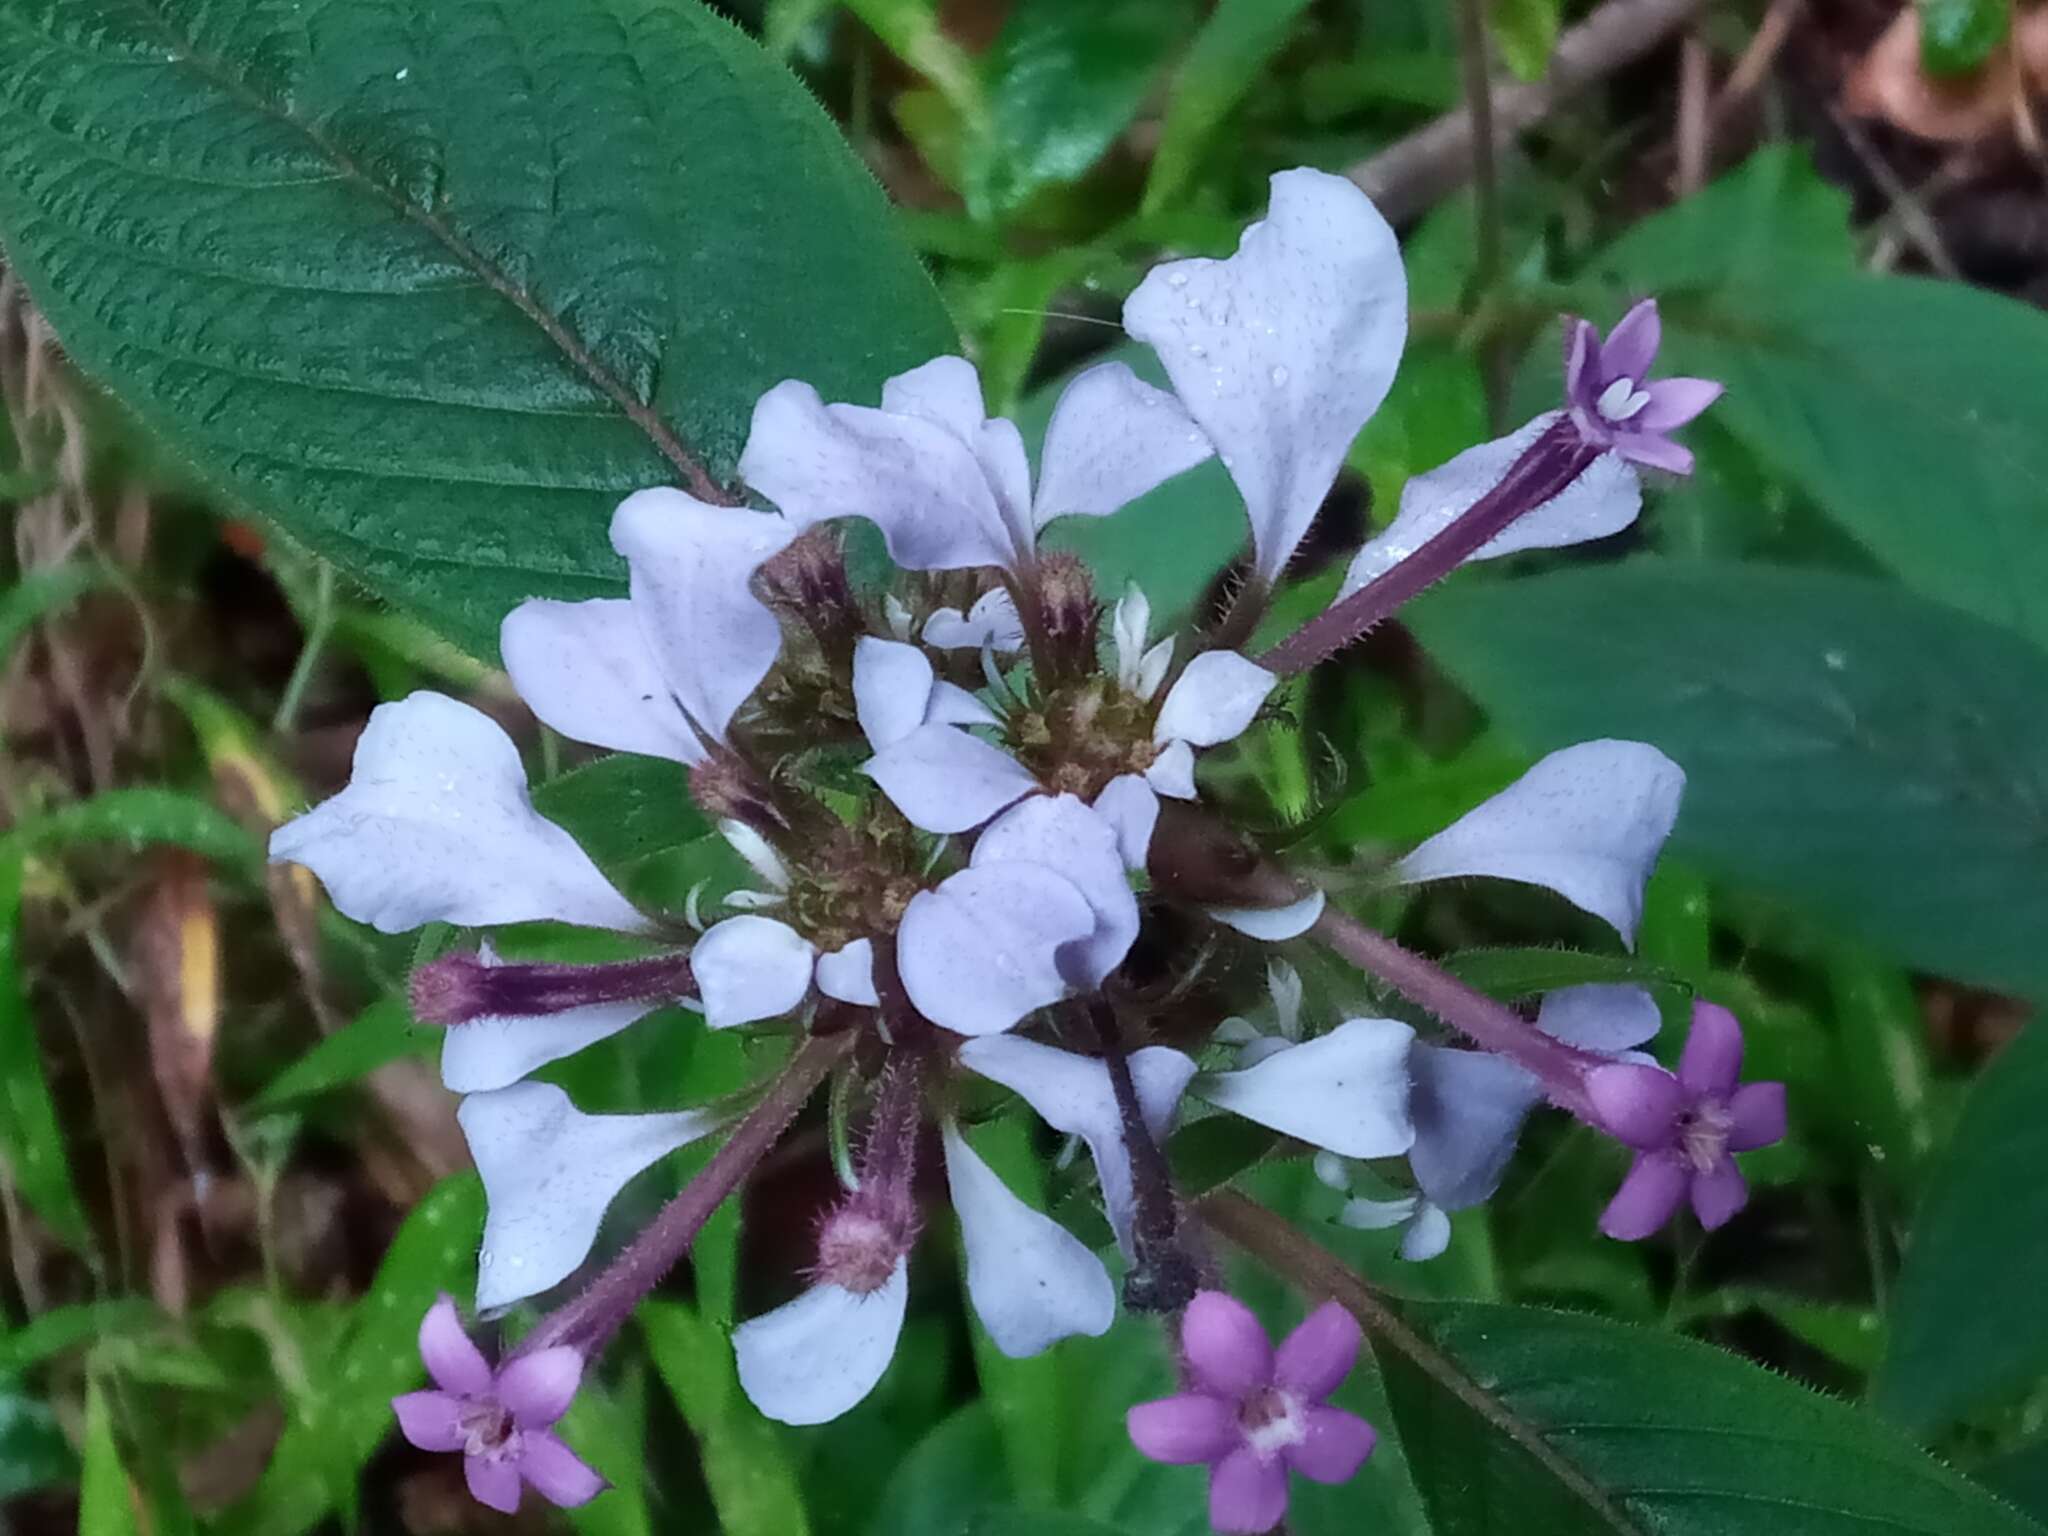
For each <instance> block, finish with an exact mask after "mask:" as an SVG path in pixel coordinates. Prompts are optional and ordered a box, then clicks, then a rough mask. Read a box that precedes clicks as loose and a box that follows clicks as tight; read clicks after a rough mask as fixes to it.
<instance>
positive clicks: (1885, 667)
mask: <svg viewBox="0 0 2048 1536" xmlns="http://www.w3.org/2000/svg"><path fill="white" fill-rule="evenodd" d="M1409 612H1410V615H1411V616H1412V617H1413V620H1414V622H1415V625H1416V627H1417V629H1418V631H1419V633H1420V634H1421V635H1422V637H1423V639H1424V641H1425V643H1426V644H1427V645H1428V646H1429V647H1430V649H1431V650H1432V651H1433V652H1434V653H1435V655H1436V656H1437V658H1438V659H1439V660H1440V661H1441V662H1442V663H1443V664H1444V665H1445V666H1446V667H1448V668H1449V669H1450V671H1451V672H1452V674H1453V675H1454V676H1456V677H1457V678H1458V679H1459V681H1460V682H1462V683H1464V684H1465V685H1466V686H1467V687H1468V688H1469V689H1471V691H1472V692H1473V693H1474V694H1475V695H1477V697H1478V698H1479V699H1480V701H1481V702H1482V703H1484V704H1485V705H1486V706H1487V707H1488V708H1489V709H1490V710H1492V711H1493V712H1494V713H1495V715H1496V716H1497V717H1498V719H1499V720H1500V722H1501V723H1502V725H1503V726H1504V727H1505V728H1507V729H1509V730H1512V731H1514V732H1517V733H1519V734H1520V735H1522V736H1523V737H1524V738H1526V739H1527V740H1528V741H1529V742H1530V744H1531V745H1533V746H1537V747H1541V748H1552V747H1560V746H1564V745H1566V744H1568V743H1571V742H1576V741H1585V740H1589V739H1592V738H1595V737H1601V736H1619V737H1627V738H1630V739H1634V740H1638V741H1648V742H1652V743H1654V744H1655V745H1657V746H1658V747H1660V748H1662V749H1663V750H1664V751H1665V752H1667V753H1668V754H1670V756H1671V757H1672V758H1674V759H1675V760H1676V761H1677V762H1678V763H1679V765H1680V766H1681V767H1683V768H1684V769H1685V771H1686V775H1687V786H1686V793H1685V801H1684V806H1683V809H1682V813H1681V815H1680V817H1679V822H1678V828H1677V832H1676V834H1675V837H1674V842H1673V847H1674V849H1675V850H1676V851H1678V852H1680V853H1681V854H1682V855H1683V856H1684V857H1685V858H1687V859H1689V860H1690V861H1692V862H1693V863H1695V864H1697V865H1698V866H1700V868H1701V869H1702V870H1703V871H1704V872H1706V873H1709V874H1716V875H1721V876H1724V877H1726V878H1728V879H1730V880H1734V881H1739V882H1743V883H1746V884H1748V885H1751V886H1754V887H1762V888H1765V889H1768V890H1771V891H1775V892H1779V893H1782V894H1784V895H1786V896H1790V897H1793V898H1795V899H1797V900H1799V901H1800V902H1802V903H1803V904H1804V905H1806V906H1807V907H1808V908H1810V909H1811V910H1812V912H1813V913H1814V915H1815V916H1817V917H1819V918H1822V919H1824V920H1826V921H1827V922H1828V923H1830V924H1831V925H1832V926H1834V927H1835V928H1836V929H1838V930H1839V931H1841V932H1844V933H1847V934H1850V935H1854V936H1856V937H1859V938H1863V939H1866V940H1869V941H1872V942H1874V943H1876V944H1879V945H1884V946H1889V948H1890V951H1891V953H1892V954H1894V955H1895V956H1896V957H1898V958H1899V959H1900V960H1902V961H1903V962H1905V963H1906V964H1909V965H1914V966H1919V967H1923V968H1926V969H1931V970H1938V971H1943V972H1946V973H1948V974H1951V975H1955V976H1958V977H1962V978H1965V979H1968V980H1973V981H1978V982H1983V983H1985V984H1988V985H1992V986H1999V987H2004V988H2008V989H2011V990H2015V991H2020V992H2025V993H2030V994H2044V995H2048V951H2044V950H2043V948H2042V946H2041V943H2040V935H2041V933H2042V932H2043V930H2044V926H2048V888H2044V887H2043V884H2042V881H2041V878H2040V871H2041V868H2042V859H2043V855H2044V850H2048V714H2044V712H2043V710H2042V708H2041V701H2042V700H2043V699H2044V698H2048V658H2044V657H2043V656H2042V654H2041V653H2040V652H2039V651H2038V650H2036V649H2035V648H2033V647H2032V646H2030V645H2028V644H2026V643H2025V642H2023V641H2021V640H2018V639H2016V638H2015V637H2013V636H2012V635H2010V634H2008V633H2006V632H2005V631H2003V630H2000V629H1997V628H1995V627H1993V626H1991V625H1987V624H1983V623H1980V622H1978V621H1977V620H1974V619H1971V618H1969V617H1968V616H1966V615H1963V614H1959V613H1955V612H1953V611H1951V610H1949V609H1945V608H1942V607H1938V606H1936V605H1934V604H1931V603H1927V602H1924V601H1921V600H1920V599H1918V598H1915V597H1914V596H1913V595H1912V594H1910V593H1906V592H1901V591H1899V590H1897V589H1895V588H1892V587H1889V586H1886V585H1883V584H1881V583H1878V582H1874V581H1868V580H1864V579H1862V578H1858V577H1851V576H1842V575H1836V574H1832V573H1828V572H1823V571H1814V570H1780V569H1772V568H1769V567H1761V566H1733V565H1720V564H1715V563H1711V562H1705V561H1700V562H1686V563H1684V564H1666V563H1662V562H1658V561H1654V560H1646V561H1637V562H1633V563H1630V564H1628V565H1624V566H1610V567H1606V568H1602V569H1596V570H1577V571H1566V572H1559V573H1556V574H1553V575H1545V576H1539V577H1535V578H1531V579H1528V580H1522V581H1514V582H1499V581H1484V580H1481V581H1471V580H1466V581H1461V582H1455V583H1453V584H1452V585H1451V586H1450V587H1448V588H1447V589H1445V590H1443V591H1442V592H1440V593H1438V594H1436V595H1435V596H1434V597H1432V598H1429V599H1427V600H1425V601H1423V602H1421V603H1418V604H1416V605H1414V606H1413V607H1412V608H1411V609H1410V610H1409Z"/></svg>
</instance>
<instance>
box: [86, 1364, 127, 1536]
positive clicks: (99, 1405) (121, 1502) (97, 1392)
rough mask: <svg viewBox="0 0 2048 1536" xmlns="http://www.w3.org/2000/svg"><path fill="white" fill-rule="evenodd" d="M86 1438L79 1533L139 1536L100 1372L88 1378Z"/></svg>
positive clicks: (112, 1418) (110, 1406)
mask: <svg viewBox="0 0 2048 1536" xmlns="http://www.w3.org/2000/svg"><path fill="white" fill-rule="evenodd" d="M84 1440H85V1447H84V1457H83V1462H84V1464H83V1466H82V1467H81V1468H80V1470H79V1476H78V1536H137V1527H136V1521H135V1504H134V1493H133V1491H132V1489H131V1487H130V1485H129V1482H128V1473H127V1472H126V1470H125V1469H123V1467H122V1465H121V1448H120V1446H118V1445H117V1444H115V1442H114V1411H113V1407H112V1405H110V1404H109V1403H108V1401H107V1389H106V1387H105V1386H104V1385H103V1384H102V1383H101V1382H100V1380H99V1378H98V1377H97V1376H95V1377H91V1378H89V1379H88V1380H87V1382H86V1388H85V1433H84Z"/></svg>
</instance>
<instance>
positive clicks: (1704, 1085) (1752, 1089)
mask: <svg viewBox="0 0 2048 1536" xmlns="http://www.w3.org/2000/svg"><path fill="white" fill-rule="evenodd" d="M1741 1072H1742V1026H1741V1025H1740V1024H1738V1023H1737V1022H1736V1021H1735V1015H1734V1014H1732V1013H1730V1012H1729V1011H1728V1010H1727V1009H1726V1008H1722V1007H1719V1006H1717V1005H1715V1004H1713V1003H1707V1002H1695V1003H1694V1004H1693V1009H1692V1033H1691V1034H1690V1035H1689V1036H1687V1037H1686V1042H1685V1051H1684V1054H1683V1055H1681V1056H1680V1058H1679V1062H1678V1071H1677V1073H1676V1074H1675V1075H1674V1074H1672V1073H1670V1072H1667V1071H1665V1070H1664V1069H1663V1068H1662V1067H1656V1066H1643V1065H1638V1064H1636V1063H1634V1062H1616V1063H1614V1064H1612V1065H1609V1066H1604V1067H1599V1068H1596V1069H1595V1070H1594V1071H1593V1072H1591V1073H1589V1074H1588V1075H1587V1078H1586V1093H1587V1097H1588V1098H1589V1099H1591V1101H1592V1105H1593V1111H1594V1113H1595V1114H1596V1115H1597V1116H1598V1117H1599V1124H1600V1125H1601V1126H1602V1128H1603V1129H1605V1130H1607V1131H1608V1132H1610V1133H1611V1134H1612V1135H1614V1136H1615V1137H1617V1138H1618V1139H1619V1140H1621V1141H1622V1142H1624V1143H1625V1144H1627V1145H1628V1146H1630V1147H1633V1148H1635V1152H1636V1159H1635V1163H1634V1165H1633V1166H1632V1167H1631V1168H1630V1169H1629V1171H1628V1177H1627V1178H1625V1179H1623V1180H1622V1184H1621V1188H1620V1189H1619V1190H1617V1191H1616V1192H1615V1196H1614V1199H1613V1200H1612V1201H1610V1202H1609V1204H1608V1206H1607V1209H1606V1210H1605V1211H1604V1212H1602V1213H1601V1216H1600V1230H1601V1231H1602V1232H1605V1233H1606V1234H1607V1235H1608V1236H1609V1237H1613V1238H1619V1239H1620V1240H1621V1241H1623V1242H1631V1243H1632V1242H1635V1241H1636V1240H1637V1239H1638V1238H1644V1237H1648V1236H1649V1235H1650V1234H1651V1233H1652V1232H1655V1231H1656V1230H1657V1229H1658V1228H1660V1227H1662V1226H1663V1225H1664V1223H1665V1222H1667V1221H1669V1220H1670V1219H1671V1216H1672V1213H1673V1212H1675V1211H1676V1210H1677V1209H1678V1205H1679V1202H1680V1201H1681V1200H1684V1199H1685V1198H1686V1197H1687V1196H1688V1195H1689V1196H1690V1197H1691V1199H1692V1208H1693V1213H1694V1214H1695V1215H1697V1216H1698V1217H1699V1219H1700V1225H1701V1226H1703V1227H1706V1228H1708V1229H1710V1230H1711V1229H1712V1228H1714V1227H1718V1226H1720V1225H1721V1224H1722V1223H1723V1222H1725V1221H1727V1220H1728V1218H1729V1217H1731V1216H1733V1215H1734V1214H1735V1213H1736V1212H1737V1211H1739V1210H1741V1209H1742V1207H1743V1206H1744V1205H1745V1204H1746V1203H1747V1202H1748V1200H1749V1186H1748V1185H1747V1184H1745V1183H1744V1182H1743V1179H1742V1173H1741V1170H1739V1169H1738V1168H1737V1167H1736V1166H1735V1159H1734V1158H1733V1157H1732V1156H1731V1155H1730V1154H1731V1153H1735V1152H1750V1151H1754V1150H1755V1149H1756V1148H1758V1147H1767V1146H1769V1145H1770V1144H1771V1143H1772V1142H1774V1141H1777V1140H1780V1139H1781V1138H1782V1137H1783V1136H1784V1134H1785V1085H1784V1084H1783V1083H1743V1084H1741V1085H1740V1086H1738V1085H1737V1083H1738V1079H1739V1078H1740V1076H1741Z"/></svg>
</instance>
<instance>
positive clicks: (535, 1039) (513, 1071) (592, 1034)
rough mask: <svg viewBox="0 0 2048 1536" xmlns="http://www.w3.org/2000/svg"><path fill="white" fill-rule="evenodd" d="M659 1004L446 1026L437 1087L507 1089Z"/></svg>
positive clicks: (471, 1090) (605, 1005)
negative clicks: (438, 1085) (439, 1083)
mask: <svg viewBox="0 0 2048 1536" xmlns="http://www.w3.org/2000/svg"><path fill="white" fill-rule="evenodd" d="M479 953H480V954H481V953H482V952H481V951H479ZM660 1006H661V1003H660V1001H659V1000H658V999H649V1000H645V1001H639V1002H625V1003H591V1004H589V1005H588V1006H586V1007H582V1008H565V1009H563V1010H562V1011H561V1012H560V1013H543V1014H538V1015H534V1016H531V1017H522V1018H500V1017H495V1016H488V1015H487V1016H486V1017H484V1018H480V1019H471V1020H469V1021H468V1022H467V1023H463V1024H454V1025H450V1026H449V1028H448V1030H447V1032H446V1033H445V1034H443V1035H442V1037H441V1086H442V1087H444V1088H446V1089H448V1090H449V1091H450V1092H451V1093H486V1092H489V1091H490V1090H491V1089H493V1088H504V1087H507V1086H509V1085H510V1084H512V1083H516V1082H518V1081H519V1080H520V1079H521V1078H523V1077H525V1076H527V1075H528V1074H529V1073H531V1072H533V1071H534V1070H535V1069H536V1068H539V1067H544V1066H546V1065H547V1064H548V1063H549V1062H551V1061H560V1060H562V1059H563V1058H564V1057H566V1056H574V1055H575V1054H576V1053H577V1052H578V1051H580V1050H582V1049H583V1048H584V1047H585V1046H588V1045H595V1044H596V1043H597V1042H598V1041H600V1040H607V1039H610V1038H611V1037H612V1036H613V1035H616V1034H617V1033H618V1032H619V1031H620V1030H622V1029H624V1028H626V1027H627V1026H628V1025H629V1024H635V1023H638V1022H639V1021H640V1020H641V1019H644V1018H645V1017H647V1015H648V1014H650V1013H652V1012H653V1011H654V1010H655V1009H656V1008H659V1007H660Z"/></svg>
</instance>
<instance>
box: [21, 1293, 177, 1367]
mask: <svg viewBox="0 0 2048 1536" xmlns="http://www.w3.org/2000/svg"><path fill="white" fill-rule="evenodd" d="M162 1317H163V1314H162V1313H161V1312H159V1311H158V1310H157V1309H156V1307H155V1306H154V1305H153V1304H152V1303H150V1302H147V1301H141V1300H135V1301H81V1302H75V1303H73V1304H72V1305H71V1306H68V1307H53V1308H51V1309H50V1310H49V1311H48V1312H44V1313H42V1314H41V1315H39V1316H37V1317H35V1318H34V1319H32V1320H31V1321H29V1322H27V1323H25V1324H23V1325H22V1326H21V1327H19V1328H17V1329H15V1330H14V1331H13V1332H12V1333H8V1334H0V1375H6V1376H12V1375H14V1374H16V1373H17V1372H20V1371H25V1370H27V1369H28V1368H29V1367H30V1366H32V1365H39V1364H41V1363H42V1362H43V1361H45V1360H48V1359H52V1358H54V1357H55V1356H58V1355H61V1354H64V1353H65V1352H66V1351H68V1350H73V1349H76V1348H78V1347H79V1346H80V1345H82V1344H92V1343H96V1342H99V1341H102V1340H107V1339H111V1338H116V1337H118V1336H119V1335H121V1334H124V1333H129V1332H133V1331H137V1330H140V1329H143V1328H147V1327H148V1326H149V1325H151V1324H152V1323H155V1322H158V1321H161V1320H162Z"/></svg>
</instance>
